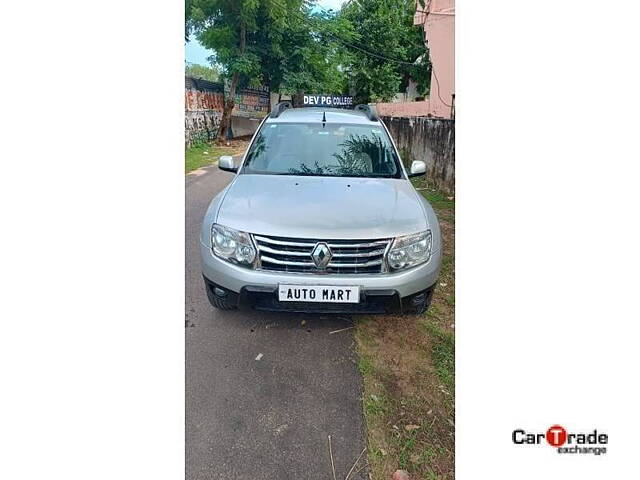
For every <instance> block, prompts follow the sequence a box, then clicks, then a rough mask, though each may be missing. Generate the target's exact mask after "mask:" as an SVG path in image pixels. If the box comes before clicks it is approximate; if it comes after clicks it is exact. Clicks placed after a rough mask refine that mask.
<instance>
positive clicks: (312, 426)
mask: <svg viewBox="0 0 640 480" xmlns="http://www.w3.org/2000/svg"><path fill="white" fill-rule="evenodd" d="M232 178H233V175H232V174H230V173H226V172H222V171H220V170H218V169H217V168H215V167H211V168H207V169H204V173H202V174H200V175H195V174H190V175H187V179H186V259H185V262H186V321H185V339H186V478H187V479H188V480H196V479H198V480H204V479H216V480H217V479H233V480H239V479H250V480H259V479H269V480H274V479H278V480H284V479H296V480H303V479H304V480H306V479H323V480H332V479H333V475H332V472H331V462H330V458H329V451H328V446H327V436H328V435H331V444H332V450H333V456H334V463H335V468H336V478H338V479H339V480H341V479H344V477H345V476H346V474H347V471H348V470H349V469H350V468H351V465H352V464H353V462H354V461H355V459H356V457H357V456H358V455H359V454H360V452H361V451H362V449H363V448H364V426H363V418H362V409H361V400H360V396H361V391H362V383H361V378H360V375H359V373H358V371H357V365H356V356H355V353H354V344H353V336H352V331H351V330H347V331H345V332H341V333H336V334H329V332H330V331H332V330H336V329H339V328H344V327H347V326H350V325H351V319H350V318H348V317H331V316H328V317H323V316H310V315H306V316H305V315H296V314H286V315H285V314H264V313H259V312H221V311H217V310H214V309H213V308H212V307H211V306H210V305H209V303H208V301H207V298H206V294H205V291H204V286H203V282H202V277H201V274H200V258H199V253H198V241H199V240H198V235H199V229H200V225H201V221H202V218H203V215H204V213H205V210H206V208H207V206H208V204H209V201H210V200H211V198H213V197H214V196H215V194H216V193H217V192H219V191H220V190H221V189H223V188H224V187H225V185H227V184H228V183H229V182H230V181H231V179H232ZM303 320H304V321H305V324H304V325H302V321H303ZM258 354H262V355H263V356H262V358H261V359H260V360H259V361H256V356H258ZM351 478H356V479H364V478H365V475H364V472H363V473H362V474H359V475H358V476H355V477H354V476H352V477H351Z"/></svg>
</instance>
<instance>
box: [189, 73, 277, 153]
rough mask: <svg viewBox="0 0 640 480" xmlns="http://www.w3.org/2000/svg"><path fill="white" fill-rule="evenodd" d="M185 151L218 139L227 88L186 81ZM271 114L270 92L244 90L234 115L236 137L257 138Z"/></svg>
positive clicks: (193, 80) (262, 89) (202, 82)
mask: <svg viewBox="0 0 640 480" xmlns="http://www.w3.org/2000/svg"><path fill="white" fill-rule="evenodd" d="M184 99H185V114H184V122H185V125H184V136H185V139H184V140H185V147H187V148H188V147H190V146H191V145H193V144H194V143H198V142H203V141H209V140H213V139H215V138H216V137H217V135H218V130H219V128H220V120H221V119H222V111H223V109H224V85H223V84H222V83H215V82H209V81H207V80H202V79H200V78H193V77H185V96H184ZM268 113H269V89H268V88H266V87H258V88H244V89H242V90H240V91H239V92H238V93H237V95H236V106H235V107H234V109H233V112H232V114H231V130H232V132H233V136H234V137H240V136H245V135H253V133H254V132H255V131H256V129H257V128H258V125H259V124H260V120H262V118H264V117H265V116H266V115H267V114H268Z"/></svg>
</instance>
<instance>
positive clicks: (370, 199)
mask: <svg viewBox="0 0 640 480" xmlns="http://www.w3.org/2000/svg"><path fill="white" fill-rule="evenodd" d="M219 167H220V168H221V169H222V170H226V171H230V172H234V173H236V175H235V177H234V179H233V180H232V181H231V183H230V184H229V185H228V186H227V187H226V188H225V189H224V190H223V191H222V192H220V193H219V194H218V195H217V196H216V197H215V198H214V199H213V200H212V201H211V204H210V205H209V208H208V210H207V213H206V215H205V217H204V222H203V225H202V233H201V239H200V243H201V245H200V251H201V255H202V272H203V276H204V282H205V287H206V291H207V296H208V298H209V301H210V302H211V304H212V305H213V306H214V307H217V308H220V309H223V310H228V309H233V308H237V307H250V308H254V309H257V310H271V311H274V310H275V311H291V312H310V313H326V312H341V313H383V312H409V313H421V312H424V311H425V310H426V309H427V308H428V306H429V303H430V302H431V297H432V295H433V289H434V287H435V284H436V280H437V278H438V273H439V272H440V262H441V236H440V227H439V225H438V220H437V218H436V215H435V213H434V212H433V208H432V207H431V205H429V203H428V202H427V201H426V200H425V199H424V198H423V197H422V195H420V194H419V193H418V192H417V191H416V190H415V188H414V187H413V185H412V184H411V181H410V180H409V178H410V177H414V176H417V175H423V174H424V173H425V170H426V166H425V164H424V162H418V161H416V162H413V164H412V165H411V169H410V171H409V172H407V171H405V169H404V167H403V165H402V162H401V161H400V156H399V155H398V150H397V148H396V146H395V144H394V143H393V140H392V139H391V136H390V135H389V132H388V130H387V129H386V127H385V125H384V124H383V123H382V122H381V121H380V119H379V118H378V116H377V114H376V112H375V109H374V108H373V107H369V106H367V105H358V106H357V107H356V108H355V109H354V110H343V109H330V108H317V107H315V108H295V109H293V108H291V104H290V103H289V102H283V103H279V104H278V105H277V106H276V107H275V108H274V109H273V111H272V112H271V113H270V115H269V116H268V117H267V118H266V119H265V120H264V121H263V122H262V124H261V125H260V127H259V128H258V131H257V132H256V134H255V135H254V137H253V139H252V140H251V144H250V146H249V149H248V150H247V152H246V154H245V155H244V158H243V159H242V161H241V163H240V165H239V166H238V167H236V166H235V165H234V162H233V159H232V158H231V157H222V158H221V159H220V161H219Z"/></svg>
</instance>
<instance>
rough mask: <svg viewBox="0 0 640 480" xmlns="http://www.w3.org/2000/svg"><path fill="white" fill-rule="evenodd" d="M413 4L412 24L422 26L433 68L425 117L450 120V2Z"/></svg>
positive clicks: (452, 60) (452, 72) (452, 56)
mask: <svg viewBox="0 0 640 480" xmlns="http://www.w3.org/2000/svg"><path fill="white" fill-rule="evenodd" d="M424 4H425V6H424V7H422V6H421V5H420V3H419V2H416V14H415V17H414V19H413V23H414V25H422V28H423V29H424V38H425V43H426V44H427V46H428V47H429V57H430V58H431V65H432V67H433V69H432V72H431V91H430V93H429V98H428V100H427V102H428V104H429V105H428V107H427V112H428V114H430V115H432V116H434V117H441V118H452V117H453V115H454V114H455V110H454V106H455V103H454V102H455V96H454V95H455V83H454V82H455V15H456V13H455V4H454V0H424Z"/></svg>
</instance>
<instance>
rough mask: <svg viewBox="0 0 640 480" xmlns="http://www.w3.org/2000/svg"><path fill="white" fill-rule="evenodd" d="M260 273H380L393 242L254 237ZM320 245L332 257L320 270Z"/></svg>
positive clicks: (385, 240) (384, 240) (383, 240)
mask: <svg viewBox="0 0 640 480" xmlns="http://www.w3.org/2000/svg"><path fill="white" fill-rule="evenodd" d="M253 239H254V241H255V243H256V246H257V247H258V254H259V257H260V267H259V268H260V269H262V270H272V271H276V272H297V273H380V272H382V271H383V266H384V254H385V252H386V250H387V247H388V246H389V242H390V241H391V240H390V239H377V240H311V239H300V238H284V237H271V236H265V235H254V236H253ZM318 243H326V244H327V245H328V246H329V248H330V249H331V253H332V257H331V261H330V262H329V264H328V265H327V266H326V268H318V267H317V266H316V264H315V263H314V262H313V259H312V257H311V254H312V252H313V249H314V248H315V246H316V245H317V244H318Z"/></svg>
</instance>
